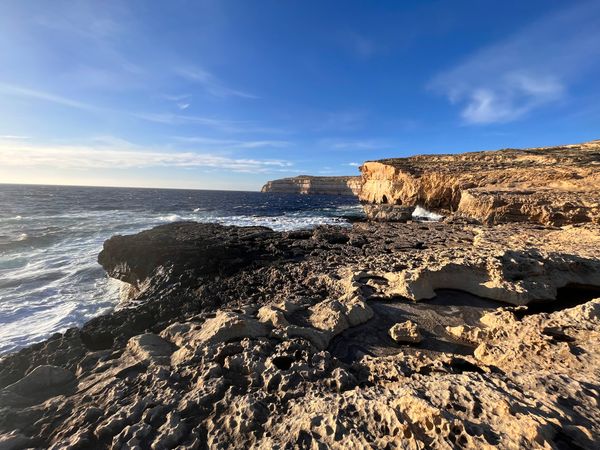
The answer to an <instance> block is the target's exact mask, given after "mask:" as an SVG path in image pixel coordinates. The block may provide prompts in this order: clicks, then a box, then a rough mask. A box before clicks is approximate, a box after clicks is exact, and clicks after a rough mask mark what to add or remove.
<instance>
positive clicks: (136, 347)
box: [127, 333, 173, 364]
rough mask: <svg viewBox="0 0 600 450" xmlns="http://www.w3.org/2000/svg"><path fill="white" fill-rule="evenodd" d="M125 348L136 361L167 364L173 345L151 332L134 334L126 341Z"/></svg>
mask: <svg viewBox="0 0 600 450" xmlns="http://www.w3.org/2000/svg"><path fill="white" fill-rule="evenodd" d="M127 350H128V351H129V353H130V354H131V355H132V356H133V357H134V358H135V359H137V360H138V361H140V362H143V363H146V364H169V358H170V356H171V354H172V353H173V346H172V345H171V344H170V343H169V342H167V341H165V340H164V339H163V338H161V337H160V336H158V335H156V334H153V333H145V334H140V335H138V336H134V337H132V338H131V339H129V341H128V342H127Z"/></svg>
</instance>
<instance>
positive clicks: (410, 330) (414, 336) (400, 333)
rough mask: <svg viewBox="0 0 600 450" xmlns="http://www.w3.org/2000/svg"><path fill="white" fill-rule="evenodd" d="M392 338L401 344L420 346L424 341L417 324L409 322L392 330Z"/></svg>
mask: <svg viewBox="0 0 600 450" xmlns="http://www.w3.org/2000/svg"><path fill="white" fill-rule="evenodd" d="M389 333H390V337H391V338H392V339H393V340H394V341H396V342H398V343H401V344H418V343H419V342H421V341H422V340H423V336H421V333H420V332H419V329H418V327H417V324H416V323H414V322H412V321H410V320H407V321H406V322H402V323H397V324H395V325H394V326H393V327H392V328H390V331H389Z"/></svg>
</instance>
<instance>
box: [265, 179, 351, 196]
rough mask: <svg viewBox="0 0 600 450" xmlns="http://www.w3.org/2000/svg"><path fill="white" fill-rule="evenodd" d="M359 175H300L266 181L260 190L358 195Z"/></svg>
mask: <svg viewBox="0 0 600 450" xmlns="http://www.w3.org/2000/svg"><path fill="white" fill-rule="evenodd" d="M360 186H361V179H360V177H359V176H341V177H315V176H309V175H300V176H297V177H292V178H282V179H279V180H273V181H269V182H267V184H265V185H264V186H263V187H262V189H261V192H279V193H289V194H323V195H358V193H359V192H360Z"/></svg>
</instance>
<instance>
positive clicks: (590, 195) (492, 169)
mask: <svg viewBox="0 0 600 450" xmlns="http://www.w3.org/2000/svg"><path fill="white" fill-rule="evenodd" d="M599 167H600V141H592V142H586V143H583V144H575V145H565V146H560V147H545V148H532V149H525V150H514V149H508V150H498V151H493V152H491V151H485V152H473V153H462V154H456V155H420V156H412V157H409V158H395V159H385V160H381V161H369V162H366V163H364V164H363V165H362V166H361V167H360V170H361V173H362V188H361V192H360V199H361V201H363V202H366V203H373V204H377V205H381V208H379V209H381V210H382V212H381V213H378V212H377V210H378V208H377V206H368V207H367V213H368V215H370V216H371V217H378V216H379V215H381V216H385V215H386V214H387V213H386V211H388V210H390V205H395V206H401V207H404V208H408V207H413V208H414V207H416V206H417V205H420V206H424V207H425V208H427V209H431V210H444V211H446V212H448V213H450V212H457V213H459V214H463V215H465V216H468V217H471V218H474V219H477V220H480V221H481V222H483V223H486V224H497V223H505V222H535V223H541V224H547V225H555V226H561V225H566V224H573V223H582V222H593V223H600V199H599V197H598V190H599V189H600V175H599V173H600V171H599V170H598V168H599Z"/></svg>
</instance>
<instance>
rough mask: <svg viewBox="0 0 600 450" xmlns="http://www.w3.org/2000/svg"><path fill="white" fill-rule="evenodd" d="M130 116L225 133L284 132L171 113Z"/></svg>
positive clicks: (253, 125)
mask: <svg viewBox="0 0 600 450" xmlns="http://www.w3.org/2000/svg"><path fill="white" fill-rule="evenodd" d="M132 115H133V116H134V117H137V118H138V119H142V120H147V121H149V122H154V123H162V124H165V125H185V124H194V125H200V126H205V127H207V128H212V129H214V130H219V131H223V132H226V133H273V134H280V133H285V131H284V130H281V129H277V128H270V127H264V126H261V125H260V124H257V123H255V122H252V121H245V120H227V119H220V118H214V117H204V116H194V115H185V114H171V113H147V112H138V113H132Z"/></svg>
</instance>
